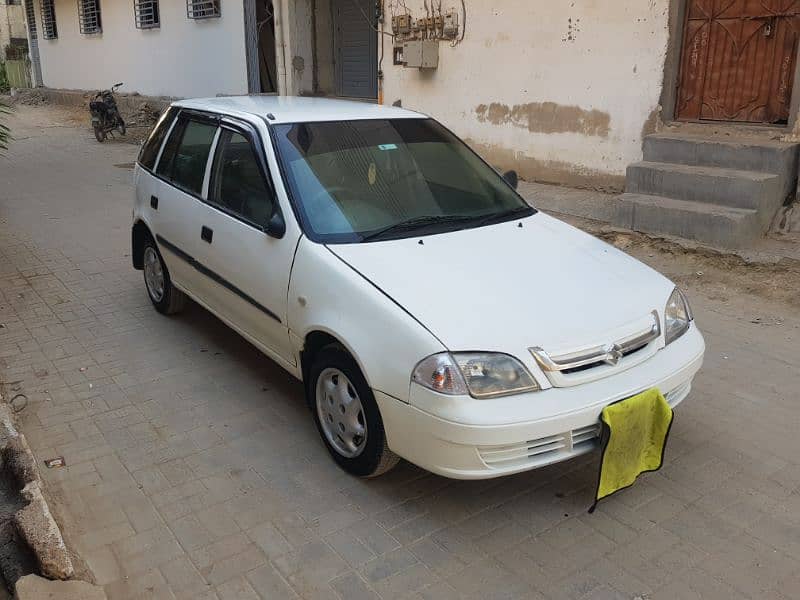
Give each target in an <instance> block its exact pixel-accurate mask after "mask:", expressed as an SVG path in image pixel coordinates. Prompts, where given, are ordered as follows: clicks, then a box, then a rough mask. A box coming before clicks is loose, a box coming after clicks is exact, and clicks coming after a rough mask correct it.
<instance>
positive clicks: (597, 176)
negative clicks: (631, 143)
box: [464, 138, 625, 193]
mask: <svg viewBox="0 0 800 600" xmlns="http://www.w3.org/2000/svg"><path fill="white" fill-rule="evenodd" d="M464 141H465V142H467V144H469V146H470V147H472V148H473V149H474V150H475V151H476V152H477V153H478V154H479V155H481V156H482V157H483V158H484V159H485V160H486V161H487V162H488V163H489V164H490V165H492V166H494V167H497V168H498V169H500V170H503V171H505V170H507V169H514V170H515V171H516V172H517V174H518V175H519V176H520V178H521V179H523V180H525V181H537V182H539V183H553V184H557V185H566V186H569V187H575V188H584V189H591V190H598V191H602V192H607V193H618V192H621V191H622V190H623V189H624V187H625V175H624V174H614V173H606V172H602V171H597V170H594V169H589V168H587V167H583V166H580V165H575V164H573V163H568V162H565V161H559V160H540V159H538V158H534V157H532V156H528V155H526V154H523V153H521V152H515V151H514V150H511V149H509V148H504V147H502V146H498V145H495V144H482V143H481V142H478V141H477V140H474V139H470V138H466V139H465V140H464Z"/></svg>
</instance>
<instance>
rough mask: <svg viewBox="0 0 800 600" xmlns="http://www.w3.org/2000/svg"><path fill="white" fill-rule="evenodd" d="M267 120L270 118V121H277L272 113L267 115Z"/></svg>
mask: <svg viewBox="0 0 800 600" xmlns="http://www.w3.org/2000/svg"><path fill="white" fill-rule="evenodd" d="M267 118H268V119H269V120H270V121H274V120H275V115H273V114H272V113H267Z"/></svg>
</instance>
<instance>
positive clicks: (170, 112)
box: [139, 106, 178, 171]
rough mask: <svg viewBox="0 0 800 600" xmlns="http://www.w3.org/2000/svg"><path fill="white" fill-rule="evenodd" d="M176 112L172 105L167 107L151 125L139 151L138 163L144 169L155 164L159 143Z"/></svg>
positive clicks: (162, 139) (149, 168) (151, 168)
mask: <svg viewBox="0 0 800 600" xmlns="http://www.w3.org/2000/svg"><path fill="white" fill-rule="evenodd" d="M177 112H178V109H177V108H175V107H174V106H172V107H170V108H168V109H167V110H166V112H165V113H164V115H163V116H162V117H161V118H160V119H159V120H158V123H156V125H155V127H153V131H151V132H150V136H149V137H148V138H147V141H146V142H145V143H144V145H143V146H142V150H141V152H139V164H140V165H142V166H143V167H144V168H145V169H148V170H150V171H152V170H153V167H154V166H155V164H156V158H158V151H159V150H160V149H161V144H162V142H163V141H164V138H165V137H166V135H167V131H169V126H170V125H171V124H172V121H173V120H174V119H175V113H177Z"/></svg>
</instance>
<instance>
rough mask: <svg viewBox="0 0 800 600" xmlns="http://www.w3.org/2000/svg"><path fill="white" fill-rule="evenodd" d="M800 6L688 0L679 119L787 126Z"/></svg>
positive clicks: (787, 0)
mask: <svg viewBox="0 0 800 600" xmlns="http://www.w3.org/2000/svg"><path fill="white" fill-rule="evenodd" d="M799 37H800V0H759V1H754V0H687V4H686V11H685V18H684V24H683V42H682V50H681V63H680V64H681V66H680V75H679V80H678V93H677V102H676V105H675V117H676V118H677V119H678V120H681V121H698V120H709V121H732V122H742V123H768V124H785V123H787V121H788V119H789V114H790V104H791V95H792V86H793V84H794V75H795V67H796V59H797V51H798V38H799Z"/></svg>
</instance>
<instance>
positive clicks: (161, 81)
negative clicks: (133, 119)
mask: <svg viewBox="0 0 800 600" xmlns="http://www.w3.org/2000/svg"><path fill="white" fill-rule="evenodd" d="M35 1H36V19H37V23H38V26H39V27H38V30H39V32H41V31H42V29H41V22H40V19H41V12H40V6H39V1H40V0H35ZM100 7H101V14H102V25H103V32H102V33H101V34H97V35H81V34H80V31H79V28H78V6H77V2H76V0H55V10H56V23H57V25H58V39H57V40H45V39H42V37H41V33H40V35H39V53H40V55H41V61H42V76H43V79H44V85H45V86H48V87H52V88H65V89H88V90H93V89H98V88H108V87H109V86H111V85H112V84H114V83H116V82H118V81H123V82H125V86H124V87H123V88H122V89H121V91H123V92H139V93H140V94H146V95H153V96H178V97H197V96H214V95H216V94H245V93H247V65H246V61H245V40H244V6H243V2H242V1H241V0H222V16H221V17H220V18H218V19H217V18H215V19H205V20H193V19H189V18H187V16H186V1H185V0H161V2H160V10H161V27H160V28H158V29H145V30H140V29H136V26H135V24H134V16H133V0H100Z"/></svg>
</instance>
